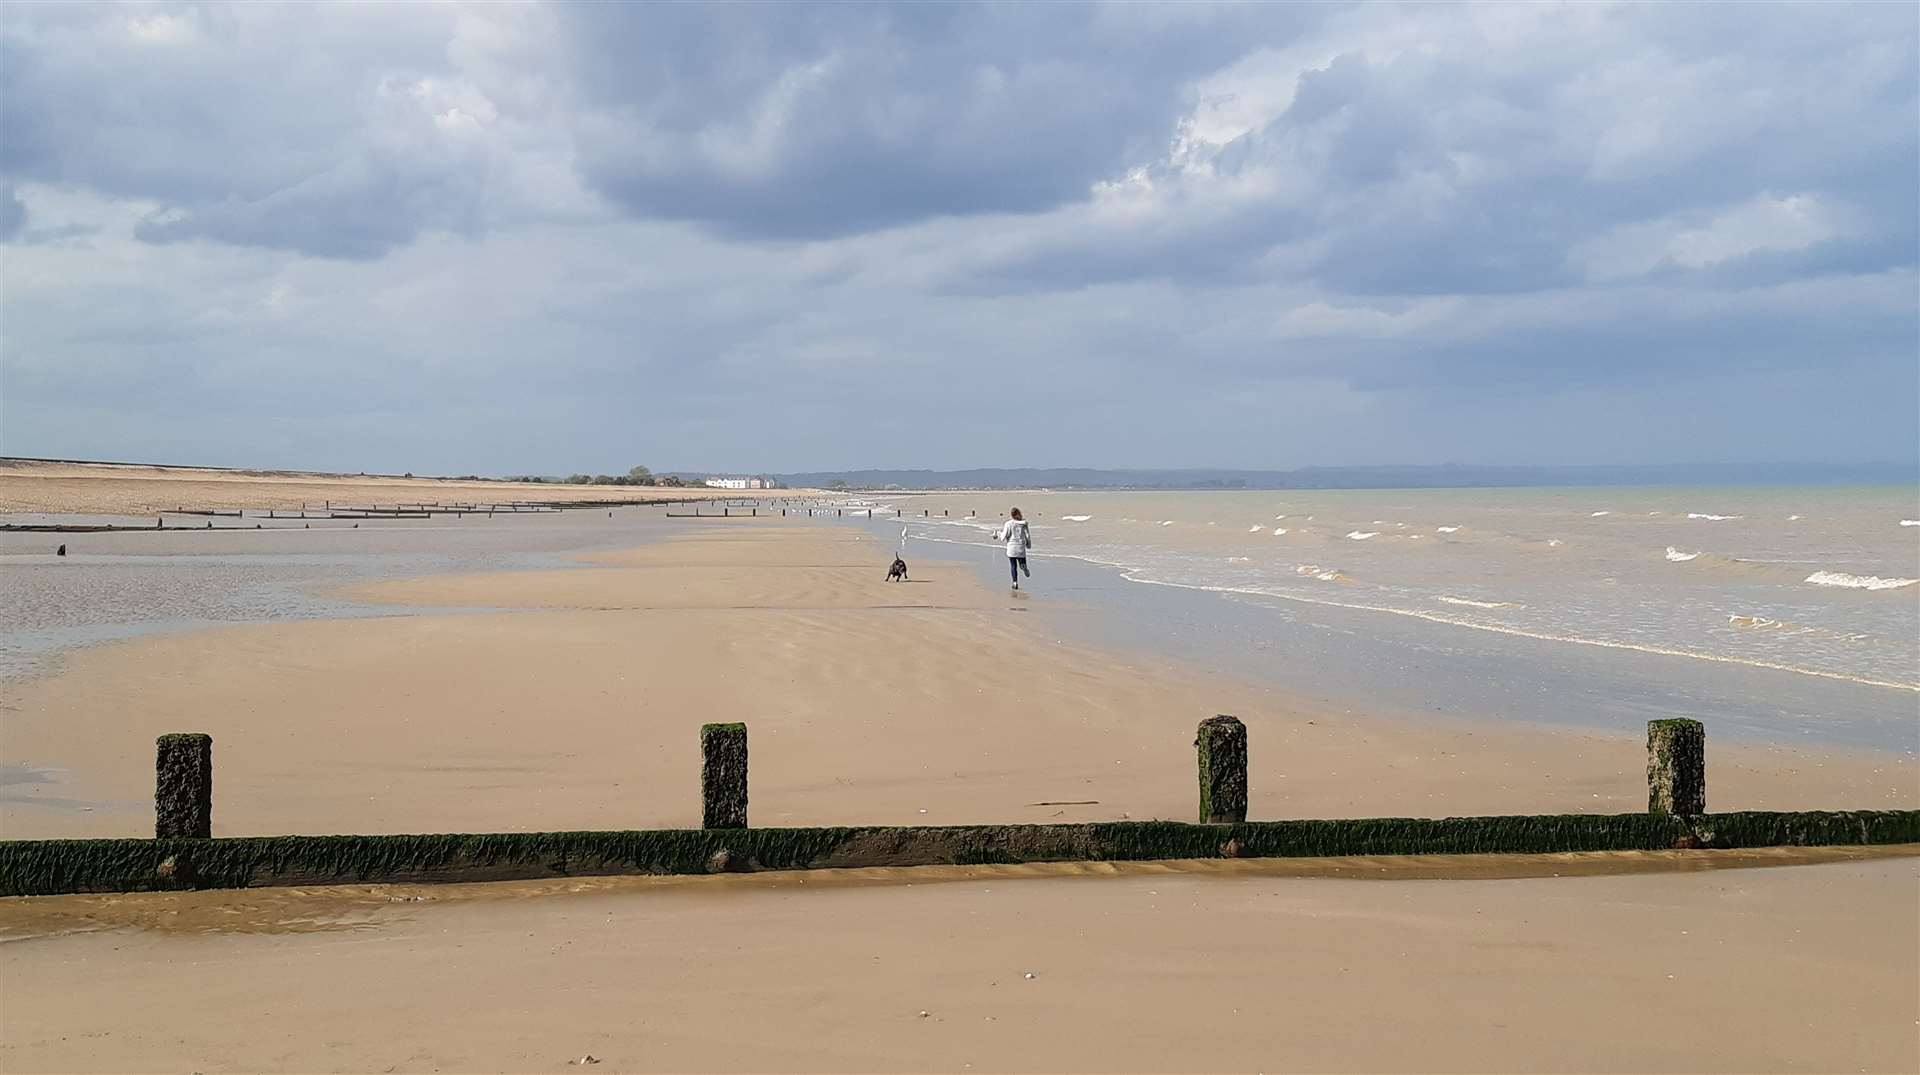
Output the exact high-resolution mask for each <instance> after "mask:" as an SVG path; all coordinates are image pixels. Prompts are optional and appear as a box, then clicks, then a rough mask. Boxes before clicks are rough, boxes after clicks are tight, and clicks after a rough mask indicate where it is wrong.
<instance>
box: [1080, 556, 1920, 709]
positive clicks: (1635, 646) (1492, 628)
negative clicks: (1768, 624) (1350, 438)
mask: <svg viewBox="0 0 1920 1075" xmlns="http://www.w3.org/2000/svg"><path fill="white" fill-rule="evenodd" d="M1116 566H1117V565H1116ZM1311 566H1312V565H1309V564H1302V565H1300V567H1298V568H1296V569H1295V570H1296V571H1298V572H1299V573H1300V574H1303V575H1304V574H1309V572H1308V571H1307V570H1306V569H1307V568H1309V567H1311ZM1316 570H1317V569H1316ZM1327 574H1330V575H1336V576H1337V574H1338V573H1337V572H1327ZM1120 577H1121V578H1124V579H1126V580H1127V581H1128V582H1138V583H1144V584H1146V585H1149V586H1170V587H1173V588H1174V589H1180V590H1204V591H1207V592H1210V593H1228V594H1244V595H1246V596H1249V597H1263V598H1270V599H1273V600H1278V601H1292V602H1297V603H1299V604H1305V605H1329V606H1332V607H1335V608H1351V609H1359V610H1361V611H1365V612H1382V613H1387V614H1389V615H1394V616H1406V617H1408V618H1411V619H1416V620H1426V621H1427V622H1429V623H1443V624H1447V625H1449V626H1453V627H1465V628H1469V629H1471V630H1475V631H1489V632H1492V633H1494V634H1503V635H1515V636H1518V637H1520V638H1537V639H1539V640H1541V641H1543V642H1570V643H1573V644H1574V645H1580V646H1596V647H1599V648H1601V649H1618V650H1631V651H1634V652H1636V653H1658V654H1662V655H1664V656H1669V657H1688V658H1691V659H1693V660H1696V661H1712V662H1714V663H1716V664H1738V665H1745V666H1746V667H1749V668H1772V669H1776V670H1778V671H1781V672H1793V673H1795V674H1797V675H1803V676H1817V677H1819V678H1820V679H1836V680H1842V681H1844V682H1848V683H1860V684H1864V685H1866V686H1869V687H1885V688H1888V689H1891V690H1901V691H1914V692H1920V683H1902V682H1899V681H1896V680H1886V679H1871V678H1868V677H1865V676H1855V675H1849V674H1847V673H1844V672H1829V671H1826V670H1824V669H1819V668H1805V667H1801V666H1799V665H1791V664H1785V663H1782V662H1778V661H1767V660H1758V659H1755V658H1751V657H1729V656H1725V655H1722V654H1718V653H1702V652H1700V651H1699V650H1686V649H1676V648H1673V647H1670V646H1659V645H1651V644H1647V643H1640V642H1621V641H1616V640H1613V639H1606V638H1587V637H1582V636H1580V635H1569V634H1561V633H1559V632H1555V631H1538V630H1527V629H1525V628H1520V627H1510V626H1508V625H1506V624H1500V623H1484V622H1478V621H1474V620H1462V619H1455V618H1454V617H1452V616H1448V615H1445V614H1443V613H1440V612H1434V611H1431V610H1427V609H1413V608H1395V607H1393V606H1390V605H1386V606H1383V605H1373V604H1364V603H1360V602H1347V601H1333V600H1329V599H1327V598H1324V597H1310V596H1308V595H1306V594H1297V593H1282V592H1279V591H1275V590H1261V589H1254V588H1251V587H1239V586H1207V585H1201V584H1198V583H1190V582H1174V581H1172V580H1170V579H1154V578H1147V577H1145V576H1144V575H1142V574H1141V573H1140V572H1139V571H1138V570H1136V569H1130V568H1123V569H1122V571H1121V574H1120ZM1315 577H1319V576H1317V575H1316V576H1315Z"/></svg>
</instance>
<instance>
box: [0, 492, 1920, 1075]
mask: <svg viewBox="0 0 1920 1075" xmlns="http://www.w3.org/2000/svg"><path fill="white" fill-rule="evenodd" d="M696 528H697V529H696ZM685 533H686V536H685V537H684V538H681V539H679V540H674V541H670V542H666V543H663V544H660V545H657V546H650V547H647V548H643V549H639V550H634V551H631V552H625V553H619V554H613V555H605V556H601V557H598V558H597V560H596V562H595V563H593V564H591V565H589V566H583V567H581V568H579V569H576V570H565V571H546V572H524V573H513V574H502V575H486V576H471V577H453V578H437V579H426V580H411V581H405V582H394V583H384V584H378V585H374V586H368V587H364V588H362V589H361V590H359V591H356V593H357V596H359V597H362V598H364V599H367V600H377V601H381V602H396V603H413V604H422V605H435V604H453V605H459V606H466V607H484V608H487V609H490V610H493V611H486V612H478V613H468V614H438V613H434V614H423V615H421V616H417V617H401V618H393V619H382V620H371V621H364V620H363V621H334V622H317V623H293V624H276V625H266V626H248V627H239V628H227V629H221V630H216V631H207V632H199V633H193V634H181V635H172V636H164V637H155V638H147V639H141V640H136V641H131V642H124V643H118V644H114V645H110V646H102V647H99V648H96V649H91V650H84V651H80V652H78V653H75V654H73V655H72V656H71V657H69V658H68V659H67V660H66V661H65V663H64V665H63V667H62V669H61V671H60V672H59V673H58V674H55V675H51V676H48V677H45V678H43V679H40V680H37V681H33V682H30V683H27V684H23V685H17V686H14V687H10V688H8V689H7V697H5V698H4V699H0V716H3V719H0V755H4V757H5V759H6V761H7V763H8V764H9V765H12V766H25V767H29V768H33V769H41V770H55V771H58V775H59V776H60V777H61V778H62V783H60V784H58V785H31V786H28V787H26V788H25V789H24V790H23V789H22V788H20V787H18V786H16V787H12V788H7V789H5V791H6V794H5V795H4V796H0V798H4V801H3V802H0V834H4V835H6V836H8V837H41V836H55V835H143V834H145V833H147V832H150V831H151V830H150V825H151V805H150V796H151V789H152V764H153V762H152V749H153V748H152V742H153V737H154V736H155V735H157V734H159V733H162V732H168V731H187V730H194V731H209V732H211V733H213V735H214V737H215V742H216V748H215V754H216V766H215V787H216V790H215V813H214V818H215V831H216V833H218V834H228V835H237V834H259V833H283V832H423V831H450V830H460V831H485V830H515V829H552V828H612V827H626V826H634V827H643V826H663V825H668V826H680V825H692V824H696V823H697V802H698V799H697V795H698V792H697V785H698V757H697V753H698V752H697V735H696V732H697V727H698V725H699V724H700V723H702V722H703V721H707V720H712V719H720V718H725V719H745V720H746V721H747V722H748V724H749V727H750V729H751V735H752V744H753V799H752V816H753V819H754V821H755V822H756V823H757V824H762V825H787V824H838V823H867V822H876V823H884V822H909V823H912V822H924V823H964V822H988V821H1021V820H1026V821H1047V820H1083V819H1094V818H1119V817H1129V816H1130V817H1135V818H1142V817H1173V818H1187V817H1190V816H1191V815H1192V812H1193V810H1194V809H1195V802H1194V800H1195V797H1196V793H1195V789H1194V787H1193V757H1192V748H1191V741H1192V734H1193V727H1194V724H1195V723H1196V722H1197V721H1198V720H1199V719H1201V718H1202V717H1205V716H1207V715H1210V714H1211V713H1214V712H1232V713H1236V714H1238V715H1240V716H1241V717H1243V718H1244V719H1246V720H1247V722H1248V724H1249V727H1250V729H1251V735H1252V784H1253V813H1254V815H1255V816H1256V817H1263V818H1276V817H1308V816H1320V817H1327V816H1358V815H1377V814H1413V815H1434V816H1438V815H1445V814H1464V813H1482V812H1528V813H1533V812H1548V811H1572V810H1591V811H1604V812H1617V811H1625V810H1636V809H1643V808H1644V805H1645V784H1644V776H1643V772H1642V769H1643V766H1644V747H1643V746H1642V745H1641V744H1640V743H1639V742H1638V741H1636V740H1634V739H1632V738H1629V737H1620V736H1607V735H1599V734H1589V733H1578V732H1570V731H1565V730H1559V729H1549V728H1534V727H1516V726H1511V725H1499V726H1496V725H1492V724H1478V723H1470V722H1434V721H1426V720H1411V719H1408V720H1400V719H1391V718H1386V717H1378V716H1373V717H1358V716H1353V715H1348V714H1337V713H1327V712H1316V711H1314V710H1312V709H1311V708H1308V707H1305V706H1302V705H1300V704H1299V703H1297V702H1294V701H1292V700H1289V699H1287V698H1285V697H1283V696H1282V695H1280V694H1279V693H1278V692H1274V691H1270V690H1266V689H1263V688H1261V687H1258V686H1253V685H1248V684H1243V683H1233V682H1229V681H1225V680H1219V679H1208V678H1199V677H1194V676H1192V675H1190V674H1188V673H1184V672H1183V671H1182V670H1180V669H1178V668H1175V667H1170V666H1163V665H1160V664H1157V663H1155V662H1153V661H1150V660H1146V659H1143V658H1139V657H1135V656H1130V655H1123V654H1112V653H1104V652H1099V651H1095V650H1090V649H1086V648H1083V647H1079V646H1075V645H1071V644H1068V643H1066V642H1064V641H1062V640H1060V639H1057V638H1055V637H1053V636H1052V634H1051V633H1050V632H1049V631H1048V630H1047V628H1046V623H1045V621H1044V619H1043V618H1041V617H1039V616H1035V615H1033V614H1032V613H1031V611H1030V610H1031V609H1032V608H1033V607H1034V606H1033V605H1032V604H1030V603H1029V602H1027V601H1015V600H1011V599H1009V598H1008V597H1006V596H1004V595H1000V594H996V593H993V592H990V591H987V590H986V589H984V588H982V587H981V586H979V585H978V583H977V582H975V581H974V580H973V578H972V577H971V575H970V574H969V573H968V572H967V571H966V570H964V569H962V568H959V567H945V566H939V565H916V569H915V571H914V575H915V581H914V582H912V583H909V584H905V585H890V584H887V583H885V582H883V581H881V576H882V574H883V572H884V568H885V562H886V550H885V548H884V546H882V545H881V544H880V543H878V542H875V541H873V540H871V539H869V538H866V537H865V536H863V535H861V534H859V533H856V532H854V531H851V530H840V529H830V528H824V527H823V528H820V529H800V528H795V527H785V526H781V525H780V524H778V523H770V522H768V521H765V520H762V521H759V522H752V521H746V520H740V521H735V522H729V523H720V522H710V523H696V524H689V529H688V530H687V531H686V532H685ZM1709 767H1710V774H1709V776H1710V785H1709V804H1710V806H1712V807H1713V808H1715V809H1737V808H1743V807H1751V808H1791V807H1807V808H1819V807H1829V808H1831V807H1906V808H1911V807H1914V806H1916V805H1920V788H1916V782H1915V773H1914V770H1913V766H1912V763H1911V761H1910V760H1908V759H1901V758H1894V757H1883V756H1877V755H1865V754H1862V755H1849V754H1841V753H1811V752H1804V751H1786V750H1781V749H1773V748H1766V747H1755V746H1741V745H1736V744H1729V743H1726V742H1723V741H1720V740H1713V741H1712V742H1711V743H1710V757H1709ZM1059 800H1094V802H1093V803H1091V804H1090V805H1084V806H1051V805H1049V806H1039V805H1033V804H1036V803H1040V802H1043V801H1047V802H1051V801H1059ZM1911 851H1912V849H1905V853H1910V852H1911ZM1843 857H1861V856H1854V855H1848V856H1843ZM1520 861H1521V860H1517V859H1503V860H1501V863H1500V864H1497V865H1494V866H1489V865H1486V864H1481V865H1477V866H1476V865H1474V864H1472V863H1464V862H1463V863H1447V864H1436V863H1434V862H1424V863H1419V864H1415V865H1413V866H1409V865H1407V864H1404V863H1394V862H1390V861H1387V860H1381V861H1379V862H1362V863H1349V864H1320V865H1319V866H1317V867H1299V866H1296V867H1294V868H1293V869H1292V870H1291V871H1288V870H1286V869H1284V868H1283V867H1282V866H1281V865H1278V864H1270V865H1267V866H1260V865H1241V864H1229V865H1213V866H1190V867H1188V868H1186V869H1184V870H1174V869H1170V868H1168V867H1156V866H1139V867H1124V868H1114V867H1103V868H1094V867H1042V868H1031V869H1025V870H1013V871H995V870H986V869H982V870H949V871H938V870H936V871H891V872H886V871H868V872H863V873H861V874H856V875H847V876H841V875H836V876H826V875H791V876H787V877H770V876H769V877H751V878H702V879H683V880H679V881H674V882H657V881H649V880H645V879H638V880H620V881H572V882H563V883H541V884H535V885H528V886H515V885H505V886H456V887H448V888H440V889H430V888H429V889H411V888H410V889H357V890H346V891H338V890H319V891H308V892H297V891H296V892H279V893H274V892H246V893H197V894H186V895H148V896H132V897H58V898H51V899H41V900H13V901H0V934H4V935H5V936H6V937H8V938H9V939H8V940H6V942H5V943H3V944H0V989H4V998H3V999H4V1003H0V1068H4V1069H5V1070H8V1071H15V1070H39V1069H62V1070H143V1071H144V1070H187V1069H192V1070H201V1071H216V1070H314V1069H323V1070H428V1069H439V1070H552V1069H557V1068H562V1067H565V1066H566V1064H567V1062H568V1061H570V1060H576V1059H578V1058H579V1057H580V1056H582V1055H583V1054H587V1053H592V1054H593V1055H595V1056H597V1057H601V1058H603V1059H604V1060H605V1063H606V1066H605V1067H603V1068H599V1069H597V1070H625V1069H649V1070H674V1069H702V1070H727V1069H740V1068H748V1069H759V1070H825V1069H843V1070H936V1069H937V1070H969V1069H970V1070H982V1071H984V1070H995V1069H998V1070H1009V1069H1028V1070H1225V1069H1245V1070H1383V1069H1421V1070H1671V1071H1683V1070H1838V1069H1846V1070H1854V1069H1868V1070H1915V1069H1916V1068H1920V1046H1916V1044H1915V1043H1916V1040H1920V1039H1917V1037H1916V1034H1917V1032H1920V1031H1917V1029H1916V1024H1915V1021H1914V1012H1915V1010H1916V1008H1917V1007H1920V956H1916V950H1917V949H1916V944H1920V938H1916V914H1915V911H1916V907H1920V882H1917V881H1916V874H1915V869H1916V867H1915V863H1914V860H1913V859H1911V858H1901V859H1893V860H1880V861H1860V862H1851V863H1843V864H1837V865H1817V866H1803V867H1798V868H1793V869H1741V870H1728V871H1716V872H1712V873H1699V872H1686V873H1679V874H1655V875H1641V874H1638V873H1636V871H1639V870H1644V869H1647V868H1650V867H1652V866H1661V867H1674V868H1688V869H1691V868H1694V867H1698V866H1700V865H1706V864H1719V865H1726V864H1729V863H1733V862H1742V863H1748V862H1754V861H1760V862H1775V861H1777V862H1788V861H1800V859H1799V858H1796V857H1795V856H1794V855H1793V854H1791V853H1781V854H1776V855H1774V856H1773V857H1771V858H1769V857H1768V856H1767V855H1764V854H1763V855H1761V856H1758V857H1750V858H1730V857H1721V856H1716V855H1715V854H1714V853H1704V857H1702V856H1698V855H1696V856H1669V855H1661V856H1610V857H1609V856H1598V857H1555V858H1549V859H1545V860H1530V861H1532V862H1534V863H1536V865H1535V866H1534V867H1532V868H1531V871H1529V870H1528V869H1523V868H1520V867H1519V866H1517V865H1516V863H1518V862H1520ZM1437 867H1438V872H1439V873H1440V874H1441V875H1444V876H1458V877H1466V878H1474V879H1463V880H1448V881H1439V880H1409V879H1405V878H1407V877H1409V876H1415V875H1416V874H1412V873H1409V872H1408V871H1409V870H1420V869H1425V870H1427V871H1429V873H1428V874H1425V875H1421V876H1431V875H1432V871H1435V870H1436V868H1437ZM1501 869H1505V870H1507V871H1509V872H1519V873H1526V872H1535V873H1538V872H1547V873H1553V872H1567V873H1593V872H1596V871H1602V872H1605V871H1613V872H1616V873H1618V874H1619V875H1618V876H1603V877H1582V878H1571V877H1563V878H1552V877H1545V878H1537V877H1536V878H1533V879H1505V880H1491V879H1485V878H1487V877H1488V876H1490V872H1489V871H1492V872H1493V873H1497V872H1498V871H1499V870H1501ZM1329 870H1331V871H1332V872H1334V873H1336V874H1337V875H1338V878H1337V879H1327V878H1325V877H1319V878H1303V877H1294V876H1279V874H1281V873H1286V872H1295V873H1298V872H1310V873H1311V872H1318V873H1326V872H1328V871H1329ZM1263 871H1265V872H1263ZM1376 873H1380V874H1384V876H1387V877H1391V878H1394V879H1392V880H1368V881H1358V880H1351V879H1347V878H1353V877H1370V876H1373V875H1374V874H1376ZM1081 874H1113V875H1117V876H1109V877H1106V878H1104V879H1094V878H1092V877H1085V876H1080V875H1081ZM883 881H885V882H888V883H880V882H883ZM931 881H947V882H952V883H943V884H931V883H928V882H931ZM849 882H866V883H849ZM909 883H911V884H910V887H909ZM562 890H564V891H562ZM989 890H990V891H989ZM535 897H538V898H535ZM416 898H418V900H419V902H415V900H416ZM390 901H400V902H390ZM1028 972H1032V973H1034V975H1035V977H1034V978H1032V979H1028V978H1026V977H1025V974H1026V973H1028ZM1669 975H1671V976H1672V977H1668V976H1669ZM922 1010H924V1011H926V1012H927V1013H928V1014H927V1015H926V1016H925V1017H924V1018H923V1017H921V1016H920V1015H919V1012H920V1011H922ZM969 1065H970V1066H971V1067H970V1068H969V1067H968V1066H969Z"/></svg>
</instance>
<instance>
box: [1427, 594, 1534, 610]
mask: <svg viewBox="0 0 1920 1075" xmlns="http://www.w3.org/2000/svg"><path fill="white" fill-rule="evenodd" d="M1440 600H1442V601H1445V602H1446V603H1447V604H1449V605H1468V606H1471V607H1473V608H1521V607H1524V606H1521V605H1516V604H1514V603H1513V602H1511V601H1475V600H1473V599H1472V598H1470V597H1447V596H1445V595H1442V596H1441V597H1440Z"/></svg>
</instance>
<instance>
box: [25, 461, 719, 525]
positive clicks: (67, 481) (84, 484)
mask: <svg viewBox="0 0 1920 1075" xmlns="http://www.w3.org/2000/svg"><path fill="white" fill-rule="evenodd" d="M714 495H715V493H714V490H712V489H705V488H702V489H671V488H659V487H646V486H593V485H545V484H533V483H530V482H499V481H461V480H457V479H440V478H405V477H400V478H395V477H383V476H377V475H376V476H371V477H370V476H368V475H364V474H305V473H293V472H286V471H256V470H206V469H200V468H195V467H154V466H118V465H105V464H97V463H29V462H22V461H17V460H0V514H4V513H11V512H36V513H49V514H62V515H151V514H153V513H155V512H163V511H173V510H174V509H175V508H190V509H214V508H217V509H220V510H223V511H227V510H232V509H234V508H247V509H256V510H260V511H265V510H267V509H270V508H271V509H275V510H281V509H293V508H298V507H300V506H301V505H302V504H312V505H315V506H318V505H319V504H321V503H322V502H324V501H329V500H330V501H332V502H334V503H336V504H353V505H357V506H392V505H395V504H417V503H420V502H421V501H423V500H424V501H437V502H441V503H453V502H456V501H458V502H464V503H482V504H486V503H510V502H513V501H528V502H540V501H554V500H631V499H635V498H641V497H645V498H649V499H661V500H673V499H680V498H688V499H697V498H703V497H712V496H714Z"/></svg>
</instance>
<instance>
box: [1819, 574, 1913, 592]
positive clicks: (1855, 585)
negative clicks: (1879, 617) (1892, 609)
mask: <svg viewBox="0 0 1920 1075" xmlns="http://www.w3.org/2000/svg"><path fill="white" fill-rule="evenodd" d="M1807 581H1808V582H1811V583H1813V584H1814V585H1815V586H1839V587H1842V588H1845V589H1848V590H1898V589H1900V588H1902V587H1905V586H1911V585H1913V584H1914V583H1916V582H1920V579H1883V578H1881V577H1880V576H1878V575H1849V574H1847V573H1846V572H1845V571H1815V572H1814V573H1813V574H1811V575H1808V576H1807Z"/></svg>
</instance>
